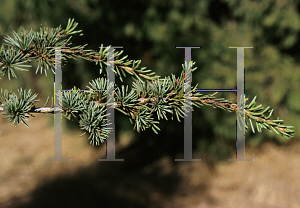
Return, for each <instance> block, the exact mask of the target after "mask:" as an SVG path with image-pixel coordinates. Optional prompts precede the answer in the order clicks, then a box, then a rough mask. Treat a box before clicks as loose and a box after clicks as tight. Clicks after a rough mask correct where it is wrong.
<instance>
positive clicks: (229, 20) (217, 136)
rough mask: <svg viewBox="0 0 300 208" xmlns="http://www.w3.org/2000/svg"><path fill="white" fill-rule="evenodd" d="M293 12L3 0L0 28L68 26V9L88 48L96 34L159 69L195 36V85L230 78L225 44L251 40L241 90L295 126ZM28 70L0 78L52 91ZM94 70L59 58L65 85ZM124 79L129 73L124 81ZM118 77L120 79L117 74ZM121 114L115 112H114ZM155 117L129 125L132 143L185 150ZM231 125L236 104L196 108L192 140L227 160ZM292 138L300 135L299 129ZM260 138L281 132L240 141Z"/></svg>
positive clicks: (173, 126) (254, 6) (177, 0)
mask: <svg viewBox="0 0 300 208" xmlns="http://www.w3.org/2000/svg"><path fill="white" fill-rule="evenodd" d="M299 12H300V1H299V0H294V1H292V0H264V1H251V0H242V1H239V0H223V1H222V0H207V1H198V0H166V1H161V0H147V1H139V0H127V1H117V0H111V1H97V0H81V1H72V0H60V1H57V0H44V1H39V0H28V1H23V0H2V1H1V7H0V37H1V41H3V37H4V35H6V34H11V32H12V30H18V29H21V26H24V28H25V29H30V28H33V29H34V30H36V29H37V28H39V27H40V26H41V24H43V25H44V24H46V26H49V27H57V26H58V25H60V24H61V25H62V26H65V24H66V23H67V20H68V19H69V18H75V21H77V22H78V23H79V26H78V29H80V30H83V33H84V36H81V37H74V38H73V39H72V40H73V41H72V42H73V45H84V44H87V43H88V44H89V45H88V47H89V48H90V49H95V50H96V49H98V47H99V46H100V45H101V43H103V44H104V45H112V46H123V49H124V51H125V53H126V54H128V55H129V58H131V59H135V60H137V59H141V60H142V64H141V66H146V67H148V68H150V69H152V70H153V71H155V72H157V74H158V75H161V76H162V77H164V76H168V75H171V73H173V74H175V75H176V76H179V75H180V73H181V64H182V63H183V61H184V50H183V49H176V48H175V46H201V49H193V50H192V55H193V56H192V60H193V61H195V62H196V66H197V67H198V69H197V70H196V71H195V72H194V73H193V85H196V84H197V83H198V84H199V85H198V88H199V89H207V88H210V89H234V88H236V49H229V48H228V47H229V46H247V47H249V46H253V47H254V48H253V49H245V93H246V97H249V99H250V100H252V98H253V97H254V96H255V95H257V100H256V101H257V102H258V103H260V104H263V106H264V107H266V106H271V108H274V113H273V117H280V118H281V119H283V120H284V121H285V124H289V125H293V126H295V127H296V129H297V127H299V126H300V119H299V111H300V108H299V106H298V101H299V100H300V96H299V87H300V86H299V83H300V82H299V80H300V70H299V69H300V65H299V58H298V57H299V55H300V54H299V50H298V48H299V46H300V40H299V38H298V37H299V31H300V24H299V22H300V18H299ZM33 69H34V68H33ZM34 71H35V70H31V71H30V72H27V73H26V72H23V73H18V74H17V76H18V79H16V80H13V81H8V80H7V79H2V80H1V81H0V85H1V87H5V88H6V89H17V88H19V87H20V86H22V87H23V89H26V88H27V89H29V88H33V92H38V93H40V96H41V97H43V99H46V97H47V96H48V95H50V96H51V95H53V77H51V74H50V75H48V77H47V78H45V77H44V75H34ZM98 73H99V70H98V67H97V66H94V65H93V64H91V63H89V62H87V61H83V60H77V61H70V63H68V64H67V65H66V66H64V67H63V88H65V89H67V88H72V87H73V86H74V85H75V86H77V87H81V88H82V89H86V85H87V84H88V82H89V81H91V79H95V78H97V77H98ZM131 82H132V80H131V79H128V80H125V82H124V83H123V84H128V85H131ZM116 83H117V84H118V85H120V84H121V82H120V81H119V80H117V79H116ZM217 97H224V98H226V99H230V98H235V93H219V94H218V95H217ZM43 99H42V100H43ZM41 103H42V102H41ZM118 116H120V118H121V117H122V116H121V115H120V114H118V113H116V117H118ZM122 118H123V117H122ZM116 122H117V123H116V127H117V129H116V137H118V131H119V129H120V130H121V129H122V130H124V128H127V129H128V127H129V126H130V125H128V123H129V121H128V120H127V119H116ZM129 124H130V123H129ZM159 127H160V128H161V129H162V131H161V132H159V135H155V134H153V132H152V131H151V130H148V131H147V132H141V133H140V134H138V133H136V137H139V138H140V139H137V140H136V141H137V143H139V144H140V145H142V146H143V147H144V148H148V149H152V150H153V151H152V154H153V158H158V157H160V156H161V155H163V154H169V155H171V156H173V157H175V155H177V156H176V157H178V154H179V155H180V152H181V154H182V151H183V122H181V123H179V122H176V121H172V122H171V121H164V122H161V123H160V124H159ZM132 128H133V126H132ZM132 128H129V129H128V131H132ZM235 132H236V115H235V114H234V113H229V112H227V111H223V110H221V109H212V108H210V107H202V108H201V109H196V110H195V111H194V112H193V144H194V147H195V149H197V150H198V151H200V152H201V153H202V154H203V157H205V158H207V160H209V161H216V160H227V159H228V156H229V155H230V154H232V153H234V152H235V138H236V136H235ZM296 132H297V130H296ZM117 139H118V138H117ZM294 139H298V137H297V135H295V137H294ZM266 140H272V141H275V142H277V143H280V144H282V143H286V142H288V141H287V140H285V139H284V138H282V137H281V136H279V135H277V134H275V133H270V132H268V131H266V130H264V131H263V132H262V133H256V134H253V133H252V132H251V131H248V133H247V134H246V146H247V145H249V144H250V145H253V146H258V145H260V144H261V143H263V142H264V141H266Z"/></svg>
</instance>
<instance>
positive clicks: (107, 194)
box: [0, 115, 300, 208]
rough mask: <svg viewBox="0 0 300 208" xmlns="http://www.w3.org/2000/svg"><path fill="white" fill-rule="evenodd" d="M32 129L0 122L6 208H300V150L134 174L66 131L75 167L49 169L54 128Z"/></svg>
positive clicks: (272, 150) (0, 201) (36, 121)
mask: <svg viewBox="0 0 300 208" xmlns="http://www.w3.org/2000/svg"><path fill="white" fill-rule="evenodd" d="M28 125H29V126H30V129H29V130H28V129H27V128H26V127H25V126H24V125H23V124H20V126H18V127H17V128H15V127H14V125H12V124H9V123H8V122H7V120H6V119H2V117H1V118H0V138H1V139H0V170H1V171H0V187H1V188H0V207H1V208H4V207H16V208H21V207H153V208H156V207H165V208H185V207H190V208H210V207H216V208H224V207H225V208H227V207H228V208H231V207H232V208H233V207H234V208H236V207H239V208H247V207H256V208H276V207H278V208H284V207H287V208H292V207H300V197H299V196H300V166H299V161H300V148H299V147H300V143H297V142H292V143H291V144H290V145H288V146H282V147H279V146H276V145H274V144H272V143H266V144H264V145H263V146H262V147H260V148H259V149H249V148H246V158H248V159H250V158H254V160H255V161H254V162H226V160H227V159H229V158H224V162H220V163H218V164H217V165H216V166H215V168H214V169H211V168H208V166H207V165H206V164H205V163H204V162H188V163H185V162H181V163H180V162H179V163H175V165H174V163H173V162H172V161H171V159H170V158H162V159H161V160H160V161H155V162H153V164H151V165H148V166H146V167H143V168H142V169H131V168H126V167H125V166H124V165H122V164H121V163H122V162H120V163H119V162H117V163H113V164H112V163H111V162H108V163H106V162H104V163H100V162H98V161H97V159H99V158H105V152H104V151H105V149H104V148H103V147H104V146H102V148H100V149H98V150H97V149H95V148H92V147H91V146H90V145H89V144H88V142H87V141H86V139H87V137H77V136H78V135H80V134H81V133H82V132H81V131H77V132H75V131H74V132H66V131H65V130H63V158H71V159H72V161H71V162H46V161H45V159H50V158H53V135H54V132H53V125H52V126H51V125H49V118H48V117H47V116H46V115H37V117H36V118H31V119H30V121H29V122H28ZM131 137H132V136H131V135H130V134H126V133H124V134H122V136H121V141H120V142H121V144H120V145H119V146H118V145H116V147H117V146H118V148H119V149H122V148H124V147H125V146H126V145H127V143H128V142H130V141H131ZM234 157H235V156H234V155H233V156H232V157H231V158H234ZM117 158H118V157H117ZM124 159H125V160H126V158H124ZM63 197H69V198H70V199H67V198H63ZM54 201H55V202H54ZM72 202H74V204H72ZM81 202H82V204H81ZM89 203H90V204H89ZM97 203H99V204H98V205H96V204H97ZM101 203H105V206H101Z"/></svg>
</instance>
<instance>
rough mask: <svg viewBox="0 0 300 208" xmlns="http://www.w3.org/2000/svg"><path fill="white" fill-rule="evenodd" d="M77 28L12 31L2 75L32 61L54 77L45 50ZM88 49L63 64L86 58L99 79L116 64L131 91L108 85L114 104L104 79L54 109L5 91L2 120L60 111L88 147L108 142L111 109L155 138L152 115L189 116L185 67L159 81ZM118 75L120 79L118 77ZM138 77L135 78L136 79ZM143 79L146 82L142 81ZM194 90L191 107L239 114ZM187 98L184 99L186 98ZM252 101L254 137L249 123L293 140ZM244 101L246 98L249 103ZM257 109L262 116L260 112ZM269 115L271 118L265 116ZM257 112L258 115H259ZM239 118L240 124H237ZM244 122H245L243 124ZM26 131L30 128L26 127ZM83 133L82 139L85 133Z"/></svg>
mask: <svg viewBox="0 0 300 208" xmlns="http://www.w3.org/2000/svg"><path fill="white" fill-rule="evenodd" d="M76 27H77V23H74V20H69V22H68V25H67V27H66V29H61V26H59V27H58V28H56V29H48V28H43V29H42V28H41V29H40V32H33V31H32V30H30V32H29V33H27V32H26V31H25V30H23V32H22V33H21V34H18V33H16V32H13V35H14V37H13V38H11V37H10V36H7V37H6V38H5V42H6V45H5V46H6V47H7V50H6V51H5V50H4V46H2V47H1V50H0V72H1V73H3V75H5V74H7V75H8V78H9V80H10V77H11V76H12V77H16V74H15V73H14V70H20V71H28V70H25V69H24V68H23V67H30V66H28V65H23V64H25V63H29V62H30V61H31V58H32V59H36V61H37V62H38V67H37V70H36V73H37V71H38V70H39V69H40V72H41V73H42V71H44V72H45V75H47V73H46V71H47V70H49V68H50V69H51V71H52V72H53V73H54V69H55V67H54V63H55V62H54V57H55V50H54V49H53V48H48V47H66V46H69V45H71V43H70V42H69V41H70V39H71V37H72V36H71V35H73V34H77V33H80V32H81V31H75V28H76ZM85 46H86V45H84V46H76V47H72V48H68V49H62V60H64V61H66V60H67V58H74V59H76V57H79V58H83V59H86V60H88V61H92V62H95V64H96V65H97V64H99V65H100V71H99V73H100V74H101V73H102V72H103V70H107V66H108V65H111V64H114V67H115V73H116V75H117V76H118V77H119V78H120V80H121V81H123V79H122V75H123V76H124V77H126V73H127V74H129V75H131V76H132V78H133V80H134V81H133V83H132V86H131V90H130V91H129V90H128V86H126V87H125V86H124V85H122V86H121V88H119V87H118V86H114V85H113V84H110V85H109V86H108V87H109V89H111V88H114V91H115V96H114V101H113V102H108V101H107V91H108V89H107V80H106V79H105V78H104V77H102V78H98V79H96V80H92V81H91V82H90V83H89V84H90V85H89V86H87V87H88V88H89V89H90V91H88V92H86V91H80V90H78V89H77V88H76V87H74V88H73V89H72V90H73V91H63V92H61V95H62V96H61V100H60V103H61V104H60V106H55V107H45V105H46V104H45V105H44V106H43V107H37V104H36V103H37V101H38V100H35V98H36V97H37V94H34V95H31V90H28V92H26V90H24V91H23V90H22V88H21V89H20V90H18V94H15V93H13V92H11V91H10V92H8V91H7V90H2V89H1V90H0V112H2V114H3V115H6V117H4V118H8V120H9V122H10V123H12V122H13V123H14V124H15V125H16V126H17V124H18V123H19V122H22V123H24V125H26V126H27V127H28V125H27V124H26V122H25V121H28V120H27V118H28V117H29V116H33V117H34V115H33V114H34V113H49V114H54V113H55V112H56V111H60V112H61V113H63V115H64V116H65V117H66V118H67V119H70V120H73V119H75V120H77V121H78V122H79V127H80V128H81V129H83V130H85V133H86V132H87V133H89V134H90V136H89V139H90V140H91V144H94V143H96V145H97V144H99V141H100V142H104V141H105V139H106V138H107V133H108V132H110V131H111V128H109V127H107V126H108V124H107V123H106V122H107V116H108V115H107V114H106V110H107V109H106V107H109V108H115V109H116V110H118V111H120V112H121V113H123V114H125V115H126V116H128V117H129V120H130V122H131V123H132V124H134V129H136V130H137V131H138V132H140V131H144V130H146V129H147V128H151V129H152V130H153V131H154V132H155V133H156V134H157V130H160V129H159V127H158V126H157V125H156V124H158V123H159V121H156V120H154V115H155V114H156V116H157V119H158V120H160V119H166V120H168V117H167V114H171V118H172V120H173V118H174V115H176V117H177V120H178V121H179V122H180V117H181V118H184V116H185V115H186V112H187V111H190V110H192V111H193V107H190V108H188V105H187V104H186V103H185V100H186V98H185V94H186V92H185V89H184V83H185V81H186V80H185V76H184V73H185V68H187V67H186V65H182V67H183V71H182V73H181V76H180V77H178V78H176V77H175V76H174V75H173V74H172V75H171V77H170V76H169V77H165V78H160V76H157V75H155V72H152V71H151V70H149V69H148V70H145V69H146V68H145V67H142V68H139V65H140V63H141V61H140V60H137V61H134V60H129V59H127V56H123V57H121V54H122V53H123V51H120V52H117V51H114V57H115V59H114V61H113V62H114V63H112V62H109V63H108V62H107V61H106V60H107V56H108V48H105V49H104V48H103V47H101V48H100V51H99V52H96V51H93V50H85V49H84V48H85ZM101 46H103V45H101ZM194 65H195V62H192V63H191V67H190V68H191V71H192V72H193V71H195V70H196V69H197V68H196V67H195V68H193V66H194ZM121 73H122V75H121ZM135 78H136V79H135ZM143 79H145V81H143ZM196 89H197V85H196V86H195V87H191V92H189V93H190V94H191V102H192V106H196V107H198V108H200V107H201V106H204V105H207V106H211V107H213V108H221V109H223V110H227V111H229V112H238V111H239V110H240V109H239V108H238V106H240V105H237V104H234V103H232V101H231V100H225V99H224V98H215V97H214V95H216V94H217V93H213V94H208V95H203V94H200V93H196V92H195V91H196ZM189 93H188V94H189ZM255 99H256V97H255V98H254V99H253V100H252V101H251V103H250V104H248V105H246V102H245V103H244V110H245V111H244V112H245V115H246V117H247V119H248V121H249V123H250V125H251V129H252V131H253V132H254V133H255V130H254V127H253V124H252V120H254V121H255V123H256V127H257V130H258V132H261V129H262V128H265V129H268V130H269V131H270V132H271V130H273V131H274V132H275V133H277V134H279V135H281V136H283V137H284V138H286V139H288V138H289V137H292V136H293V135H294V130H293V129H292V128H294V127H293V126H286V125H283V120H279V118H277V120H271V119H269V118H270V116H271V114H272V112H273V110H269V107H267V108H265V109H264V108H263V107H262V105H258V106H256V102H255ZM247 100H248V98H246V99H245V101H247ZM260 110H261V111H260ZM268 110H269V115H268V116H265V115H264V113H266V112H267V111H268ZM259 111H260V112H259ZM240 120H242V122H243V119H242V118H239V119H238V122H239V125H240ZM243 123H244V122H243ZM247 124H248V122H247V123H244V126H245V127H244V128H245V130H246V131H247V129H248V126H247ZM28 128H29V127H28ZM85 133H84V134H85Z"/></svg>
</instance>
